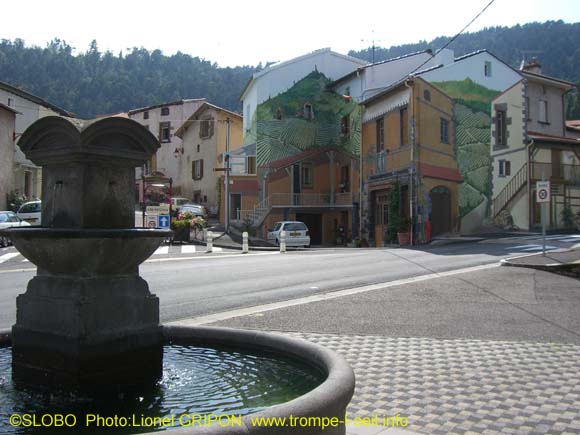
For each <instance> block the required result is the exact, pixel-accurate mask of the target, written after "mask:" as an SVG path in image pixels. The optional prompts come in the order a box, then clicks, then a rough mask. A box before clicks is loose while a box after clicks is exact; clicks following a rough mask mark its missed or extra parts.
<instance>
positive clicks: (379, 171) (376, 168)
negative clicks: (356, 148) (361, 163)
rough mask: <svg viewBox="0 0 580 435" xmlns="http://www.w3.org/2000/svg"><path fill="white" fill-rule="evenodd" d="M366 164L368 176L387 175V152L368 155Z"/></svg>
mask: <svg viewBox="0 0 580 435" xmlns="http://www.w3.org/2000/svg"><path fill="white" fill-rule="evenodd" d="M367 162H368V164H369V168H370V172H371V173H370V175H371V176H373V175H384V174H386V173H387V152H386V151H381V152H380V153H375V154H369V155H368V156H367Z"/></svg>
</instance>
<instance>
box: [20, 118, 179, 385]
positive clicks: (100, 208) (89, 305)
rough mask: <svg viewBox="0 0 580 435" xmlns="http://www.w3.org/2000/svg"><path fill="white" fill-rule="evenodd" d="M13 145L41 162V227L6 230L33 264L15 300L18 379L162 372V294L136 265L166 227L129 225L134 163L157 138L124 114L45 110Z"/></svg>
mask: <svg viewBox="0 0 580 435" xmlns="http://www.w3.org/2000/svg"><path fill="white" fill-rule="evenodd" d="M19 145H20V147H21V148H22V150H23V152H24V153H25V154H26V156H27V157H28V158H29V159H30V160H32V161H33V162H34V163H36V164H37V165H39V166H42V167H43V180H44V183H43V184H44V186H43V193H42V202H43V211H42V225H43V227H41V228H18V230H25V231H10V234H11V238H12V240H13V243H14V245H15V246H16V248H17V249H18V250H19V251H20V252H21V253H22V255H24V256H25V257H26V258H28V259H29V260H30V261H31V262H32V263H34V264H35V265H36V266H37V267H38V272H37V276H35V277H34V278H33V279H32V280H31V281H30V282H29V283H28V287H27V290H26V293H24V294H22V295H20V296H18V298H17V301H16V308H17V312H16V324H15V325H14V326H13V328H12V345H13V376H14V379H15V380H16V381H20V382H24V383H31V384H35V385H38V384H43V385H47V386H55V385H57V386H65V387H73V388H84V387H91V388H92V387H101V386H102V387H106V386H110V385H114V386H115V387H118V386H126V385H142V384H143V383H145V384H147V383H149V384H150V383H151V382H152V381H155V380H156V379H158V378H159V377H160V375H161V369H162V357H163V350H162V349H163V347H162V346H163V335H162V330H161V326H160V323H159V300H158V298H157V297H156V296H155V295H153V294H151V292H150V291H149V287H148V285H147V282H146V281H145V280H143V279H142V278H141V277H139V273H138V267H139V264H141V263H142V262H143V261H145V259H146V258H148V257H149V256H150V255H151V254H152V253H153V252H154V251H155V249H156V248H157V247H158V246H159V244H160V243H161V241H162V240H163V238H165V237H167V236H168V235H169V231H165V230H143V229H134V228H133V226H134V192H135V176H134V173H135V170H134V168H135V166H139V165H142V164H143V163H145V161H147V160H148V159H150V158H151V155H152V154H153V153H154V152H155V150H156V149H157V148H158V146H159V144H158V142H157V140H156V139H155V137H154V136H153V135H151V133H149V131H148V130H146V129H145V128H144V127H142V126H141V125H139V124H138V123H136V122H134V121H131V120H129V119H124V118H106V119H103V120H100V121H96V122H92V123H91V122H80V121H78V120H68V119H64V118H60V117H47V118H42V119H41V120H39V121H37V122H36V123H34V124H32V125H31V126H30V127H29V128H28V130H27V131H26V132H25V133H24V134H23V136H22V138H21V140H20V142H19Z"/></svg>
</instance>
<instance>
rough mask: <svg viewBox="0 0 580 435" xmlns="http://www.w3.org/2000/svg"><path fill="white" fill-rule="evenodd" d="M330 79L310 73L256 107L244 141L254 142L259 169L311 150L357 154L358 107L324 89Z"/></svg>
mask: <svg viewBox="0 0 580 435" xmlns="http://www.w3.org/2000/svg"><path fill="white" fill-rule="evenodd" d="M329 83H330V80H329V79H328V78H326V77H325V76H324V74H322V73H320V72H317V71H313V72H312V73H310V74H309V75H308V76H306V77H304V78H303V79H302V80H300V81H298V82H297V83H296V84H295V85H294V86H293V87H292V88H291V89H289V90H288V91H286V92H283V93H281V94H279V95H277V96H276V97H274V98H271V99H269V100H267V101H264V102H263V103H262V104H260V105H258V108H257V110H256V112H255V114H254V118H253V119H252V122H251V125H250V132H249V134H247V135H246V138H245V142H246V143H251V142H256V144H257V163H258V166H263V165H266V164H268V163H269V162H273V161H276V160H280V159H283V158H286V157H289V156H292V155H295V154H299V153H301V152H303V151H306V150H309V149H312V148H325V147H332V148H337V149H340V150H343V151H345V152H347V153H350V154H355V155H358V154H359V152H360V141H361V136H360V135H361V131H360V120H361V109H360V107H359V106H358V105H357V104H356V103H355V102H354V101H351V100H350V99H348V98H344V97H343V96H342V95H338V94H336V93H334V92H332V91H330V90H328V89H327V85H328V84H329Z"/></svg>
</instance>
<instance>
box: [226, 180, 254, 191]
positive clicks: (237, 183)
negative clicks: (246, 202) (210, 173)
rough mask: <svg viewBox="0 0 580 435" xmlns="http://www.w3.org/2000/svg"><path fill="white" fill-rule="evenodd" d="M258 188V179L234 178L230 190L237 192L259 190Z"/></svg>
mask: <svg viewBox="0 0 580 435" xmlns="http://www.w3.org/2000/svg"><path fill="white" fill-rule="evenodd" d="M258 189H259V185H258V182H257V181H256V180H234V182H233V184H231V185H230V190H234V191H237V192H257V191H258Z"/></svg>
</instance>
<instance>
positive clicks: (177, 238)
mask: <svg viewBox="0 0 580 435" xmlns="http://www.w3.org/2000/svg"><path fill="white" fill-rule="evenodd" d="M190 241H191V228H189V226H187V227H182V228H176V229H174V230H173V242H185V243H189V242H190Z"/></svg>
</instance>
